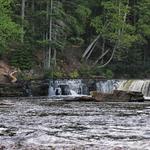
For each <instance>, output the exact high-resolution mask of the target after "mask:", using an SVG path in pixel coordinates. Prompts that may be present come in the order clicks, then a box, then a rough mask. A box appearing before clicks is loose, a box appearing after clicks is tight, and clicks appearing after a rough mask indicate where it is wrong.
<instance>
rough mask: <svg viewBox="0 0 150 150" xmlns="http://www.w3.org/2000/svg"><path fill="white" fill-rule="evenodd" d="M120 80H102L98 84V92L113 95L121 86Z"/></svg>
mask: <svg viewBox="0 0 150 150" xmlns="http://www.w3.org/2000/svg"><path fill="white" fill-rule="evenodd" d="M119 83H120V81H119V80H102V81H99V82H97V83H96V88H97V91H98V92H102V93H113V90H116V89H117V88H118V86H119Z"/></svg>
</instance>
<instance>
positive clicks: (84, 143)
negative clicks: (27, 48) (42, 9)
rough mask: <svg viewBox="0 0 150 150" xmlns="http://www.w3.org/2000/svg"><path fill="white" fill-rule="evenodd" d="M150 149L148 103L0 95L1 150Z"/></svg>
mask: <svg viewBox="0 0 150 150" xmlns="http://www.w3.org/2000/svg"><path fill="white" fill-rule="evenodd" d="M5 149H6V150H7V149H8V150H150V103H97V102H69V101H68V102H66V101H55V100H48V99H31V100H26V99H21V100H20V99H3V100H0V150H5Z"/></svg>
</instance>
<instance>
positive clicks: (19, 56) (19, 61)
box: [11, 45, 34, 70]
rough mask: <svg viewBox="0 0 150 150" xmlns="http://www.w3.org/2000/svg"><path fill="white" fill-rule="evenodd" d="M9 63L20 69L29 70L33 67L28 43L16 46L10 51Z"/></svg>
mask: <svg viewBox="0 0 150 150" xmlns="http://www.w3.org/2000/svg"><path fill="white" fill-rule="evenodd" d="M11 64H12V65H13V66H15V67H17V68H20V69H21V70H29V69H31V68H32V67H33V64H34V58H33V53H32V50H31V48H30V47H29V46H28V45H22V46H18V47H17V49H16V50H15V51H14V52H12V55H11Z"/></svg>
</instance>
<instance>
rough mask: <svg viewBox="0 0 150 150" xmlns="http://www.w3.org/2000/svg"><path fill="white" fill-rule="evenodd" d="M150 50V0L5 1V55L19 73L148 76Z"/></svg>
mask: <svg viewBox="0 0 150 150" xmlns="http://www.w3.org/2000/svg"><path fill="white" fill-rule="evenodd" d="M149 49H150V1H149V0H72V1H70V0H0V59H1V60H3V61H5V62H6V63H8V64H9V65H11V66H13V67H14V68H16V69H17V70H19V72H21V73H20V78H27V77H28V76H29V77H28V78H34V76H35V75H37V76H44V77H53V78H65V77H67V78H68V77H69V78H79V77H105V78H148V77H149V75H150V67H149V66H150V50H149ZM28 74H31V75H28Z"/></svg>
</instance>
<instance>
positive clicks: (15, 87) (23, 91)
mask: <svg viewBox="0 0 150 150" xmlns="http://www.w3.org/2000/svg"><path fill="white" fill-rule="evenodd" d="M48 87H49V82H48V81H46V80H35V81H18V82H17V83H13V84H12V83H1V84H0V97H28V96H47V95H48Z"/></svg>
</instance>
